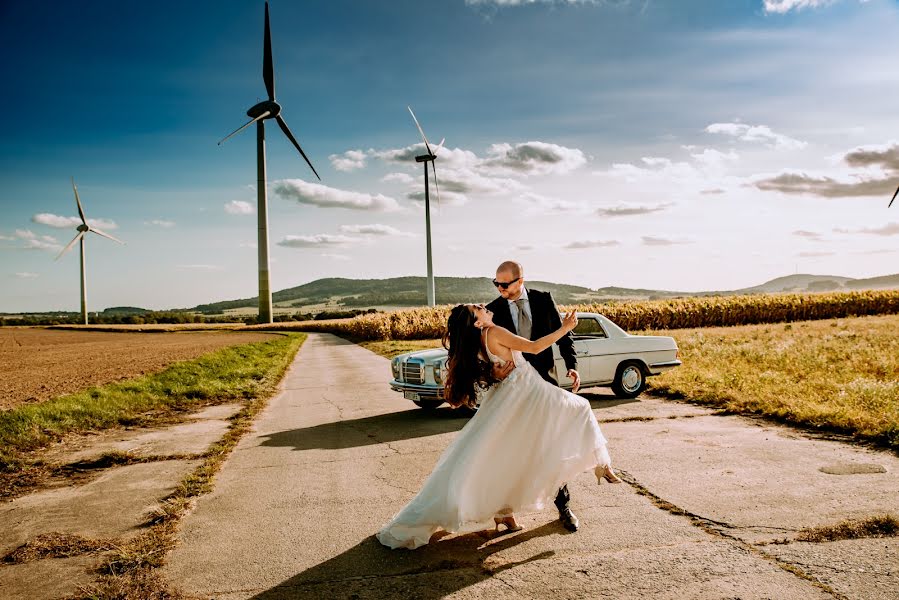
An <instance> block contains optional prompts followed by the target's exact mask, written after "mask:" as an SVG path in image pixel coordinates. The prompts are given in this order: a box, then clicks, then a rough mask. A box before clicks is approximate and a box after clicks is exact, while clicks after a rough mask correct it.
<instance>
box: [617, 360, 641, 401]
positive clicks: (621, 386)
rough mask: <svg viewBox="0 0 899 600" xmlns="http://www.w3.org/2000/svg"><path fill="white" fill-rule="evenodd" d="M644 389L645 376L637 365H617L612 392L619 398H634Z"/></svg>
mask: <svg viewBox="0 0 899 600" xmlns="http://www.w3.org/2000/svg"><path fill="white" fill-rule="evenodd" d="M644 387H646V374H645V373H643V369H642V367H641V365H640V364H639V363H636V362H626V363H621V364H620V365H618V372H617V373H615V381H614V382H612V391H613V392H615V395H616V396H618V397H619V398H636V397H637V396H639V395H640V392H642V391H643V388H644Z"/></svg>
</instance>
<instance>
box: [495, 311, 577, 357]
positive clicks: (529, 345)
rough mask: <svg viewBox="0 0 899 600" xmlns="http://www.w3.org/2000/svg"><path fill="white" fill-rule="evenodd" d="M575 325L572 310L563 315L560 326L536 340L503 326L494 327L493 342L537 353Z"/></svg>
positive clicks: (575, 320) (560, 337)
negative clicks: (516, 333) (519, 334)
mask: <svg viewBox="0 0 899 600" xmlns="http://www.w3.org/2000/svg"><path fill="white" fill-rule="evenodd" d="M575 327H577V315H576V314H575V312H574V311H572V312H570V313H568V314H566V315H565V318H564V319H563V320H562V326H561V327H560V328H558V329H556V330H555V331H553V332H552V333H548V334H546V335H544V336H543V337H542V338H540V339H537V340H533V341H531V340H529V339H527V338H523V337H521V336H518V335H515V334H514V333H512V332H511V331H509V330H508V329H505V328H503V327H494V328H493V329H494V333H493V336H492V337H493V342H494V343H496V344H499V345H502V346H505V347H506V348H508V349H509V350H520V351H521V352H527V353H528V354H539V353H541V352H543V351H544V350H546V349H547V348H549V347H550V346H552V345H553V344H554V343H556V342H557V341H559V340H560V339H562V337H563V336H565V334H567V333H568V332H569V331H571V330H572V329H574V328H575Z"/></svg>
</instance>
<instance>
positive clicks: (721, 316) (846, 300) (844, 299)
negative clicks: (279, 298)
mask: <svg viewBox="0 0 899 600" xmlns="http://www.w3.org/2000/svg"><path fill="white" fill-rule="evenodd" d="M560 308H561V309H562V310H571V309H575V310H580V311H585V312H599V313H602V314H604V315H606V316H607V317H609V318H610V319H612V320H613V321H615V322H616V323H617V324H618V325H620V326H621V327H623V328H624V329H626V330H627V331H644V330H649V329H666V330H667V329H680V328H688V327H717V326H736V325H750V324H755V323H780V322H789V321H807V320H814V319H832V318H837V317H851V316H864V315H881V314H897V313H899V290H889V291H867V292H839V293H837V292H834V293H822V294H769V295H753V296H708V297H695V298H683V299H673V300H641V301H638V302H611V303H607V304H582V305H574V306H562V307H560ZM450 309H451V307H450V306H438V307H435V308H414V309H409V310H403V311H397V312H393V313H377V314H370V315H361V316H359V317H356V318H353V319H342V320H334V321H304V322H298V323H276V324H275V325H274V326H261V325H257V326H254V327H255V328H262V327H264V328H266V329H289V330H292V331H319V332H327V333H334V334H336V335H341V336H345V337H349V338H351V339H354V340H426V339H434V338H438V337H440V336H442V335H443V331H444V328H445V325H446V319H447V317H448V316H449V311H450Z"/></svg>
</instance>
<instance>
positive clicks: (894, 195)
mask: <svg viewBox="0 0 899 600" xmlns="http://www.w3.org/2000/svg"><path fill="white" fill-rule="evenodd" d="M896 196H899V187H897V188H896V193H895V194H893V200H895V199H896ZM893 200H890V203H889V204H887V208H889V207H891V206H893Z"/></svg>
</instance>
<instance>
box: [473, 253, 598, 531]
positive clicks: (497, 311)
mask: <svg viewBox="0 0 899 600" xmlns="http://www.w3.org/2000/svg"><path fill="white" fill-rule="evenodd" d="M493 285H494V286H496V288H497V290H499V295H500V297H499V298H497V299H496V300H494V301H493V302H491V303H490V304H488V305H487V309H488V310H490V311H491V312H492V313H493V322H494V323H495V324H496V325H499V326H501V327H505V328H506V329H508V330H509V331H512V332H514V333H517V334H518V335H520V336H521V337H525V338H528V339H529V340H536V339H539V338H541V337H543V336H544V335H546V334H548V333H552V332H553V331H555V330H557V329H558V328H559V327H561V326H562V320H561V319H560V318H559V310H558V309H557V308H556V303H555V302H554V301H553V297H552V294H550V293H549V292H541V291H538V290H533V289H528V288H526V287H525V286H524V270H523V269H522V267H521V265H520V264H518V263H517V262H513V261H506V262H504V263H503V264H501V265H500V266H498V267H497V268H496V279H494V280H493ZM556 343H557V344H558V345H559V352H560V354H561V355H562V358H563V359H564V360H565V366H566V367H568V373H567V376H568V377H569V378H570V379H573V380H574V387H573V388H572V391H573V392H577V391H578V388H580V386H581V376H580V375H578V372H577V356H576V354H575V351H574V342H573V341H572V340H571V336H570V335H566V336H565V337H563V338H562V339H560V340H559V341H558V342H556ZM524 357H525V359H526V360H527V361H528V362H529V363H531V365H533V366H534V368H535V369H536V370H537V372H538V373H540V376H541V377H543V379H545V380H547V381H548V382H550V383H552V384H553V385H559V382H557V381H556V380H555V379H553V378H552V376H551V375H550V374H549V373H550V371H552V368H553V364H554V361H553V350H552V346H550V347H549V348H547V349H546V350H544V351H543V352H541V353H540V354H525V355H524ZM570 500H571V497H570V496H569V494H568V485H567V484H566V485H563V486H562V489H560V490H559V494H558V495H557V496H556V501H555V504H556V508H558V509H559V520H560V521H561V522H562V525H563V526H564V527H565V529H567V530H568V531H577V528H578V524H579V521H578V518H577V517H576V516H574V513H573V512H571V508H570V507H569V502H570Z"/></svg>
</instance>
